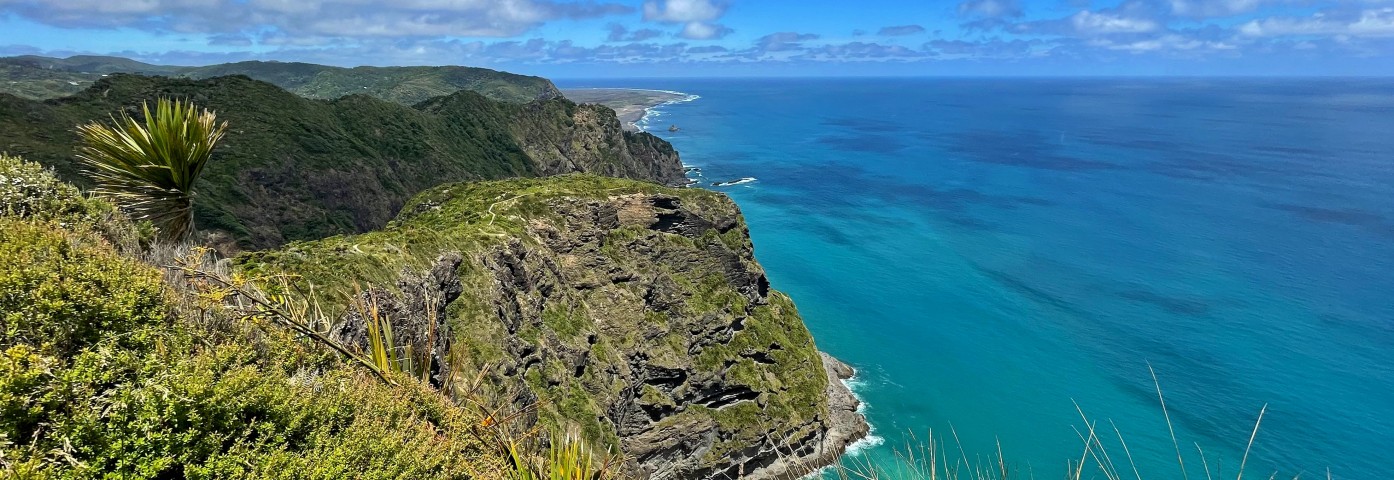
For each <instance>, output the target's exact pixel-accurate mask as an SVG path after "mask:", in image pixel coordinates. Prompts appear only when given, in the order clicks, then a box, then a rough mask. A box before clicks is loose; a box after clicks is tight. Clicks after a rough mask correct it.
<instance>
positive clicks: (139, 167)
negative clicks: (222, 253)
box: [77, 98, 227, 241]
mask: <svg viewBox="0 0 1394 480" xmlns="http://www.w3.org/2000/svg"><path fill="white" fill-rule="evenodd" d="M141 107H142V111H143V113H144V121H138V120H136V119H134V118H131V116H130V115H128V114H127V113H126V112H124V111H123V112H121V114H120V116H119V117H117V116H113V117H112V118H111V123H110V124H106V123H102V122H92V123H88V124H86V125H81V126H78V129H77V131H78V135H79V136H80V137H81V138H82V143H83V144H82V146H80V147H79V148H78V158H79V159H81V160H82V162H83V163H84V164H85V166H86V167H87V172H88V175H89V176H91V178H92V180H93V181H94V182H95V183H96V184H97V188H96V190H95V191H94V193H95V194H97V195H100V196H104V197H107V198H109V199H111V200H112V201H113V202H115V203H116V204H117V205H120V206H121V207H122V208H123V209H125V210H126V211H127V212H128V213H129V214H130V215H131V217H132V218H134V219H136V220H149V221H150V222H151V223H152V224H154V225H155V226H156V227H158V228H159V229H160V236H161V238H162V239H164V240H168V241H180V240H183V239H184V238H186V237H188V236H189V234H191V233H192V232H193V229H194V216H193V200H194V182H196V181H198V176H199V174H200V173H202V172H203V167H204V166H206V165H207V164H208V160H209V158H211V157H212V155H213V147H215V146H216V145H217V144H218V141H219V140H221V139H222V138H223V135H224V134H225V133H226V132H227V122H223V123H218V121H217V114H215V113H214V112H211V111H208V110H207V109H205V110H202V111H200V110H199V109H198V107H196V106H194V104H193V102H186V101H180V100H170V99H167V98H161V99H158V100H156V102H155V109H154V110H153V111H152V110H151V109H150V105H149V104H148V103H145V104H143V105H142V106H141Z"/></svg>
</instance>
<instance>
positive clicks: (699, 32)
mask: <svg viewBox="0 0 1394 480" xmlns="http://www.w3.org/2000/svg"><path fill="white" fill-rule="evenodd" d="M731 32H732V30H731V29H730V28H726V27H724V26H721V25H717V24H714V23H706V22H688V23H687V25H683V27H682V31H681V32H678V36H679V37H682V38H686V39H690V40H711V39H716V38H721V37H724V36H726V35H727V34H729V33H731Z"/></svg>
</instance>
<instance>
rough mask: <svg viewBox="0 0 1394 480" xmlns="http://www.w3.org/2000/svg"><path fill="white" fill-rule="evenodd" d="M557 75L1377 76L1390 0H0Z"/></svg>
mask: <svg viewBox="0 0 1394 480" xmlns="http://www.w3.org/2000/svg"><path fill="white" fill-rule="evenodd" d="M22 54H41V55H52V56H68V55H73V54H110V55H120V56H126V57H131V58H135V59H138V60H143V61H147V62H152V63H163V64H179V65H202V64H210V63H221V62H227V61H238V60H281V61H306V62H314V63H325V64H332V65H342V66H355V65H446V64H450V65H473V66H484V67H490V68H497V69H504V70H509V71H515V72H520V73H529V74H537V75H544V76H549V77H557V78H587V77H655V76H656V77H662V76H682V77H703V76H859V75H866V76H883V75H1027V76H1046V75H1394V0H1125V1H1121V2H1120V1H1103V0H961V1H943V2H936V1H916V2H908V1H896V0H837V1H834V0H803V1H792V0H791V1H780V0H394V1H381V2H380V1H372V0H62V1H53V0H0V55H22Z"/></svg>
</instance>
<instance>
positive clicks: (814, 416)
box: [236, 175, 866, 479]
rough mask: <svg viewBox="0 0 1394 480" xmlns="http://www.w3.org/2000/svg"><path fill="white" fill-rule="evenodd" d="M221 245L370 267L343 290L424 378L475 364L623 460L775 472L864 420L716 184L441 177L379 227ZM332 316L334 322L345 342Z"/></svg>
mask: <svg viewBox="0 0 1394 480" xmlns="http://www.w3.org/2000/svg"><path fill="white" fill-rule="evenodd" d="M236 263H237V264H238V265H239V268H240V269H241V270H242V271H243V272H245V273H247V274H250V275H266V274H279V273H293V274H295V275H297V276H298V278H301V279H304V281H305V282H308V283H313V284H314V285H315V288H316V289H317V291H321V292H341V293H345V292H352V291H353V290H352V289H353V285H354V284H368V285H374V286H375V287H374V288H373V289H370V290H368V293H364V294H363V295H372V296H373V297H374V298H375V299H376V300H377V301H378V302H379V303H380V304H381V305H382V311H383V312H386V315H387V316H388V317H389V318H391V319H392V321H393V324H394V330H395V331H396V332H397V336H398V338H401V339H403V342H404V343H410V344H412V345H413V350H414V351H418V352H427V351H429V352H432V353H433V358H434V360H433V364H434V368H433V371H435V372H436V375H435V378H434V381H435V382H436V383H437V384H450V383H452V379H453V378H459V377H461V376H464V377H471V378H472V377H474V376H476V375H477V372H479V371H481V370H482V371H484V372H485V376H486V378H487V380H488V381H487V382H486V383H487V384H489V385H492V386H494V388H497V389H498V390H499V392H500V394H504V395H507V397H508V398H513V399H514V401H515V402H516V404H518V405H519V406H524V405H539V406H540V410H539V411H538V417H537V419H536V420H537V421H539V422H542V423H544V424H553V425H572V426H575V427H578V428H579V429H580V431H581V432H583V433H584V434H585V435H586V436H587V437H589V438H590V439H592V441H596V442H600V443H601V444H603V445H610V446H613V447H617V448H618V449H619V451H621V452H623V453H624V455H625V458H626V460H627V464H626V469H627V470H628V471H629V472H630V473H632V474H633V475H635V476H636V477H638V478H664V479H667V478H692V479H708V478H710V479H717V478H737V477H740V478H789V477H792V476H798V475H800V474H802V473H805V472H806V471H808V470H809V469H811V468H813V467H816V466H820V465H823V464H826V463H827V462H829V461H831V460H832V459H833V458H835V457H836V455H837V454H839V453H840V452H841V451H842V449H843V448H845V446H846V444H847V443H848V442H850V441H853V440H856V439H857V438H860V437H861V436H864V435H865V433H866V426H865V422H864V420H863V419H862V418H861V416H860V415H858V414H856V413H855V412H854V410H855V408H856V401H855V399H854V398H853V397H851V395H850V392H847V391H846V389H845V387H844V386H843V385H842V384H841V382H840V381H837V379H838V378H839V377H842V378H845V377H846V376H848V375H850V369H847V368H846V367H845V365H841V364H840V363H837V362H836V361H835V360H831V359H827V358H825V357H824V356H822V355H821V354H820V353H819V352H818V351H817V350H816V348H815V347H814V344H813V339H812V338H811V336H810V335H809V333H808V331H807V329H806V328H805V327H804V326H803V324H802V322H801V321H800V319H799V316H798V313H797V311H796V310H795V308H794V306H793V304H792V302H790V300H789V298H788V297H787V296H785V295H783V294H781V293H779V292H778V291H775V290H772V289H771V288H770V285H769V282H768V281H767V279H766V277H765V275H764V272H763V270H762V269H761V268H760V266H759V265H758V264H757V263H756V262H755V260H754V258H753V247H752V245H751V243H750V240H749V237H748V235H747V232H746V229H745V224H744V221H743V219H742V218H741V216H740V212H739V210H738V209H737V207H736V206H735V205H734V204H733V203H732V202H731V201H730V200H729V199H727V198H726V197H725V196H722V195H720V194H717V193H713V192H708V191H699V190H674V189H666V188H661V187H658V186H655V185H652V184H645V183H639V182H632V181H624V180H615V179H605V178H601V177H595V176H588V175H579V176H578V175H567V176H561V177H553V178H549V179H519V180H510V181H500V182H479V183H471V184H455V185H446V186H441V187H437V188H434V189H431V190H429V191H427V192H425V193H423V194H421V195H419V196H417V197H416V198H415V199H414V200H413V201H412V202H411V203H410V204H409V205H408V206H407V207H406V208H405V209H404V210H403V211H402V213H401V214H400V215H399V216H398V218H397V219H395V220H393V221H392V222H391V224H390V225H389V226H388V227H387V228H385V229H383V230H381V231H375V232H370V233H367V234H363V235H357V236H350V237H335V238H330V239H325V240H321V241H317V242H309V243H296V244H292V245H290V246H289V247H287V248H286V249H283V250H280V251H272V252H259V253H253V254H246V255H244V256H242V257H239V258H238V259H236ZM348 310H349V309H345V308H340V310H339V311H345V312H346V311H348ZM343 318H344V320H345V321H344V322H343V323H342V324H341V326H340V327H339V328H338V330H336V334H337V335H339V337H340V338H342V339H345V340H347V341H350V342H358V341H361V339H362V335H361V331H362V320H361V319H358V318H356V317H355V315H354V314H347V313H346V314H344V316H343ZM429 332H446V333H444V334H441V335H431V334H428V333H429ZM431 339H439V340H435V341H432V340H431Z"/></svg>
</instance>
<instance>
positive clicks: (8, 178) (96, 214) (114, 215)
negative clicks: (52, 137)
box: [0, 153, 151, 251]
mask: <svg viewBox="0 0 1394 480" xmlns="http://www.w3.org/2000/svg"><path fill="white" fill-rule="evenodd" d="M0 215H5V216H9V217H17V218H25V219H30V220H34V221H38V222H51V223H55V224H58V225H61V226H63V227H65V228H69V229H74V230H81V231H90V232H93V233H96V234H97V235H99V236H101V237H102V238H104V239H106V240H107V241H108V242H110V243H111V244H113V245H115V246H117V247H119V248H121V249H123V250H127V251H129V250H132V249H134V248H136V246H137V245H138V244H142V243H148V242H149V240H150V239H151V232H150V231H149V228H147V227H148V225H145V224H132V223H131V221H130V220H129V219H128V218H126V215H125V214H123V213H122V212H120V211H119V210H117V209H116V207H115V206H113V205H111V204H110V203H107V202H106V201H104V200H101V199H96V198H88V197H87V196H84V195H83V194H82V193H81V192H79V191H78V189H77V187H74V186H72V185H71V184H68V183H65V182H63V181H62V180H59V179H58V178H57V177H55V176H54V175H53V173H52V172H50V171H49V170H47V169H45V168H44V167H43V166H41V165H39V164H37V163H33V162H28V161H25V160H23V159H21V158H17V157H11V156H9V155H6V154H3V153H0Z"/></svg>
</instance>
